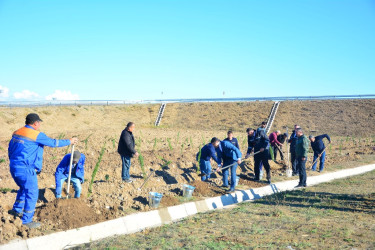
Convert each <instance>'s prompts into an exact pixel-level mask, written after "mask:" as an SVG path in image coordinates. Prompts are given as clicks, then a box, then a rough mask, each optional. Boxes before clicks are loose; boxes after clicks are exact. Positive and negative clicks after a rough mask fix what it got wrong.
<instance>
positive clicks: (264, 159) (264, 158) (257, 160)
mask: <svg viewBox="0 0 375 250" xmlns="http://www.w3.org/2000/svg"><path fill="white" fill-rule="evenodd" d="M268 154H269V151H268V150H264V151H263V152H262V153H259V154H256V155H254V172H255V179H256V180H259V173H260V167H261V163H262V164H263V166H264V168H265V169H266V173H267V179H271V171H270V170H271V166H270V164H269V163H268Z"/></svg>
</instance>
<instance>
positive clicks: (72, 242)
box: [0, 164, 375, 250]
mask: <svg viewBox="0 0 375 250" xmlns="http://www.w3.org/2000/svg"><path fill="white" fill-rule="evenodd" d="M372 170H375V164H372V165H366V166H362V167H356V168H352V169H344V170H340V171H336V172H332V173H327V174H322V175H318V176H313V177H308V178H307V184H308V185H309V186H311V185H316V184H319V183H323V182H328V181H331V180H334V179H340V178H345V177H349V176H353V175H358V174H363V173H366V172H369V171H372ZM297 183H298V180H290V181H284V182H278V183H274V184H272V185H269V186H265V187H261V188H254V189H249V190H238V191H236V192H234V193H231V194H227V195H222V196H218V197H210V198H207V199H205V200H200V201H195V202H189V203H185V204H181V205H177V206H172V207H168V208H162V209H159V210H153V211H149V212H142V213H136V214H131V215H128V216H125V217H121V218H118V219H114V220H109V221H105V222H101V223H98V224H95V225H91V226H86V227H81V228H77V229H72V230H68V231H63V232H58V233H52V234H49V235H45V236H40V237H35V238H30V239H26V240H16V241H13V242H10V243H8V244H4V245H0V250H5V249H6V250H13V249H17V250H19V249H28V250H34V249H35V250H40V249H48V250H54V249H64V248H69V247H73V246H76V245H80V244H84V243H88V242H91V241H95V240H99V239H103V238H106V237H110V236H114V235H122V234H131V233H135V232H139V231H141V230H144V229H145V228H151V227H157V226H161V225H163V224H166V223H170V222H173V221H178V220H181V219H183V218H186V217H188V216H190V215H194V214H197V213H200V212H206V211H209V210H214V209H220V208H223V207H225V206H229V205H232V204H235V203H241V202H248V201H253V200H256V199H259V198H262V197H263V196H265V195H270V194H274V193H278V192H282V191H287V190H292V189H294V187H295V186H296V185H297Z"/></svg>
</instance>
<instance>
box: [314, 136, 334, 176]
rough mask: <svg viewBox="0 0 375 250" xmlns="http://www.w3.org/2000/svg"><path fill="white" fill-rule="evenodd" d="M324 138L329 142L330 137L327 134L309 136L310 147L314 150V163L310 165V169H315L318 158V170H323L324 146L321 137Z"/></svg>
mask: <svg viewBox="0 0 375 250" xmlns="http://www.w3.org/2000/svg"><path fill="white" fill-rule="evenodd" d="M324 138H326V139H327V140H328V143H331V138H330V137H329V135H327V134H324V135H318V136H315V137H314V136H312V135H310V136H309V139H310V142H311V148H312V149H313V151H314V159H313V162H314V165H313V166H312V168H311V170H312V171H315V170H316V165H317V159H318V158H320V164H319V172H323V169H324V161H325V159H326V151H325V149H326V146H325V145H324V142H323V139H324Z"/></svg>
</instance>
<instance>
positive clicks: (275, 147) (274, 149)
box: [272, 146, 284, 161]
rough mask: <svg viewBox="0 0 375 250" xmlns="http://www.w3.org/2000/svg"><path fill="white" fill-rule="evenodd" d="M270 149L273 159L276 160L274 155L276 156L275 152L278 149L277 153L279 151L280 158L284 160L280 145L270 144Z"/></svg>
mask: <svg viewBox="0 0 375 250" xmlns="http://www.w3.org/2000/svg"><path fill="white" fill-rule="evenodd" d="M272 149H273V158H274V159H275V161H276V157H277V152H278V151H279V153H280V157H281V160H282V161H283V160H284V155H283V153H282V152H281V150H280V147H277V146H272Z"/></svg>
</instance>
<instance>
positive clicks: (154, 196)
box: [148, 192, 163, 208]
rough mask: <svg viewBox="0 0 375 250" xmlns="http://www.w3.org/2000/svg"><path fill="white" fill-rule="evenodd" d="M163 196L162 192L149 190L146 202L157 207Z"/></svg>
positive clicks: (152, 206)
mask: <svg viewBox="0 0 375 250" xmlns="http://www.w3.org/2000/svg"><path fill="white" fill-rule="evenodd" d="M162 197H163V194H160V193H157V192H150V193H149V194H148V204H149V205H150V207H151V208H157V207H159V205H160V201H161V198H162Z"/></svg>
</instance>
